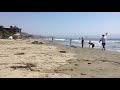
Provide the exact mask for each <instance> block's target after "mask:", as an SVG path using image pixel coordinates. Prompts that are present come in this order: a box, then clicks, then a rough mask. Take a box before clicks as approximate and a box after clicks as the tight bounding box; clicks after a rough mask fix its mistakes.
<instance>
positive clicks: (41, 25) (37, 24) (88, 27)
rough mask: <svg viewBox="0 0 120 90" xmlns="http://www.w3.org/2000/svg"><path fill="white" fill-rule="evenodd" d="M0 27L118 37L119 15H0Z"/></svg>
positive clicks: (53, 13)
mask: <svg viewBox="0 0 120 90" xmlns="http://www.w3.org/2000/svg"><path fill="white" fill-rule="evenodd" d="M0 24H1V25H3V26H5V27H9V26H10V25H13V26H14V25H16V26H18V27H20V28H22V30H23V31H24V32H27V33H31V34H40V35H54V36H77V35H80V36H84V35H85V36H89V35H101V34H104V33H106V32H108V34H109V35H120V12H0Z"/></svg>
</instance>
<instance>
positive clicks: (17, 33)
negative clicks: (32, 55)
mask: <svg viewBox="0 0 120 90" xmlns="http://www.w3.org/2000/svg"><path fill="white" fill-rule="evenodd" d="M21 30H22V29H21V28H18V27H16V26H14V27H13V26H10V27H9V28H3V30H2V31H1V33H0V34H1V36H4V37H9V36H13V37H14V38H20V37H21Z"/></svg>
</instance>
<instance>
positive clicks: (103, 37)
mask: <svg viewBox="0 0 120 90" xmlns="http://www.w3.org/2000/svg"><path fill="white" fill-rule="evenodd" d="M106 36H107V33H106V35H102V38H101V39H100V41H99V43H100V42H101V41H102V50H106V49H105V44H106Z"/></svg>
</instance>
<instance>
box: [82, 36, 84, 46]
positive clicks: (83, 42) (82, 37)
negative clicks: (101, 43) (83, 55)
mask: <svg viewBox="0 0 120 90" xmlns="http://www.w3.org/2000/svg"><path fill="white" fill-rule="evenodd" d="M81 44H82V48H83V46H84V39H83V37H82V40H81Z"/></svg>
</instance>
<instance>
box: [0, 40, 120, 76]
mask: <svg viewBox="0 0 120 90" xmlns="http://www.w3.org/2000/svg"><path fill="white" fill-rule="evenodd" d="M33 41H34V40H32V39H28V40H20V39H19V40H4V39H1V40H0V78H119V77H120V53H118V52H112V51H102V50H100V49H89V48H81V47H70V46H63V45H57V44H55V43H48V42H44V41H42V42H43V44H33V43H32V42H33ZM60 51H61V52H60Z"/></svg>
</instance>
